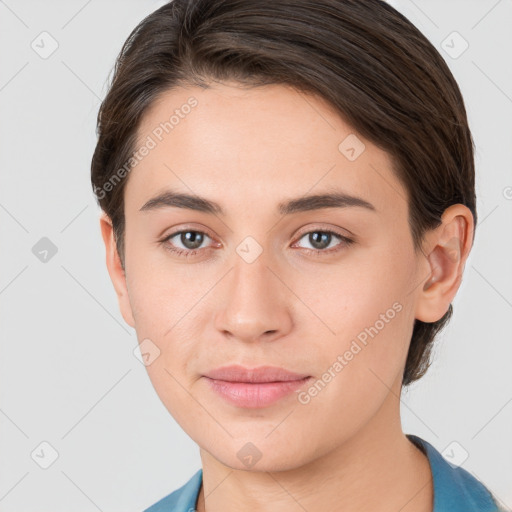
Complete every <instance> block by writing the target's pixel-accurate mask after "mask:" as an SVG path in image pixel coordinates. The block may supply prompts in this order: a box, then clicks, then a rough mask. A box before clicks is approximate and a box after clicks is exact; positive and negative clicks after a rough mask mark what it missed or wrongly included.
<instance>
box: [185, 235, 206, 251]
mask: <svg viewBox="0 0 512 512" xmlns="http://www.w3.org/2000/svg"><path fill="white" fill-rule="evenodd" d="M181 242H182V243H183V245H184V246H185V247H186V248H187V249H197V248H198V247H200V246H201V243H202V242H203V235H202V234H201V233H197V232H195V231H186V232H185V233H182V234H181Z"/></svg>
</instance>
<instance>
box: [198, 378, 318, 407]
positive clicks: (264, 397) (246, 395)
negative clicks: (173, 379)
mask: <svg viewBox="0 0 512 512" xmlns="http://www.w3.org/2000/svg"><path fill="white" fill-rule="evenodd" d="M205 378H206V380H207V381H208V383H209V385H210V386H211V388H212V389H213V390H214V391H215V392H216V393H218V394H219V395H220V396H222V397H223V398H224V399H225V400H226V401H228V402H229V403H231V404H233V405H236V406H237V407H244V408H259V407H267V406H269V405H272V404H273V403H275V402H277V401H278V400H280V399H281V398H284V397H285V396H287V395H289V394H290V393H293V392H294V391H296V390H297V389H299V388H301V387H302V386H303V385H304V384H305V383H306V382H308V381H309V380H310V379H311V378H312V377H306V378H304V379H301V380H291V381H287V382H265V383H263V382H260V383H255V384H250V383H248V382H228V381H225V380H215V379H210V378H209V377H205Z"/></svg>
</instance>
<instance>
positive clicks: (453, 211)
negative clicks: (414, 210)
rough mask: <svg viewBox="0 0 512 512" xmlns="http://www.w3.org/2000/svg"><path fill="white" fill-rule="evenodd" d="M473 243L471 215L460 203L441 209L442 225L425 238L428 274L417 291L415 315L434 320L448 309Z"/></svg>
mask: <svg viewBox="0 0 512 512" xmlns="http://www.w3.org/2000/svg"><path fill="white" fill-rule="evenodd" d="M472 242H473V215H472V214H471V211H470V210H469V209H468V208H467V207H465V206H464V205H461V204H456V205H452V206H450V207H449V208H448V209H446V210H445V212H444V214H443V217H442V224H441V225H440V226H439V227H438V228H437V229H436V230H434V231H432V232H431V233H429V236H428V237H427V243H428V247H429V249H428V251H427V254H426V255H425V256H426V259H427V263H428V270H429V275H428V278H427V279H426V281H425V282H424V284H423V287H422V288H421V290H420V294H419V300H418V302H417V305H416V318H417V319H418V320H421V321H422V322H427V323H431V322H436V321H438V320H439V319H441V318H442V317H443V316H444V314H445V313H446V312H447V311H448V308H449V306H450V304H451V302H452V301H453V299H454V297H455V294H456V293H457V290H458V289H459V287H460V284H461V282H462V274H463V272H464V265H465V263H466V260H467V257H468V256H469V252H470V250H471V246H472Z"/></svg>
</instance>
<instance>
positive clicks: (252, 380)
mask: <svg viewBox="0 0 512 512" xmlns="http://www.w3.org/2000/svg"><path fill="white" fill-rule="evenodd" d="M204 376H205V377H207V378H210V379H213V380H219V381H224V382H237V383H246V384H266V383H279V382H281V383H283V382H294V381H300V380H304V379H306V378H308V377H310V375H306V374H301V373H296V372H293V371H290V370H286V369H285V368H280V367H278V366H259V367H257V368H246V367H244V366H240V365H230V366H222V367H220V368H216V369H215V370H212V371H210V372H208V373H207V374H205V375H204Z"/></svg>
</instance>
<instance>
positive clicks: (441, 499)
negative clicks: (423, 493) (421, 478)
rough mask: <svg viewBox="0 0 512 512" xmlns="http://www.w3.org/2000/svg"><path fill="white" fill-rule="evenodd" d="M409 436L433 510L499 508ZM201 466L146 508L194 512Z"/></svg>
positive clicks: (464, 474)
mask: <svg viewBox="0 0 512 512" xmlns="http://www.w3.org/2000/svg"><path fill="white" fill-rule="evenodd" d="M407 437H408V438H409V439H410V440H411V441H412V442H413V443H414V444H416V445H417V446H418V447H419V448H420V449H422V451H423V452H424V453H425V454H426V455H427V457H428V460H429V463H430V469H431V471H432V477H433V487H434V509H433V511H432V512H500V510H503V509H500V508H499V507H498V505H497V503H496V502H495V501H494V499H493V497H492V495H491V493H490V492H489V490H488V489H487V488H486V487H485V486H484V485H483V484H482V483H481V482H480V481H479V480H477V479H476V478H475V477H474V476H473V475H471V474H470V473H469V472H468V471H466V470H465V469H463V468H461V467H455V466H452V465H451V464H450V463H449V462H447V461H446V460H445V459H444V457H443V456H442V455H441V454H440V453H439V452H438V451H437V450H436V448H434V447H433V446H432V445H431V444H430V443H428V442H427V441H424V440H423V439H421V438H420V437H417V436H414V435H412V434H407ZM202 481H203V470H202V469H200V470H199V471H197V473H195V474H194V476H193V477H192V478H191V479H190V480H189V481H188V482H187V483H186V484H185V485H183V486H182V487H180V488H179V489H177V490H176V491H174V492H172V493H171V494H169V495H167V496H165V497H164V498H162V499H161V500H160V501H157V502H156V503H155V504H153V505H152V506H151V507H149V508H147V509H146V510H144V512H193V511H195V506H196V502H197V498H198V495H199V491H200V489H201V483H202Z"/></svg>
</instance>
